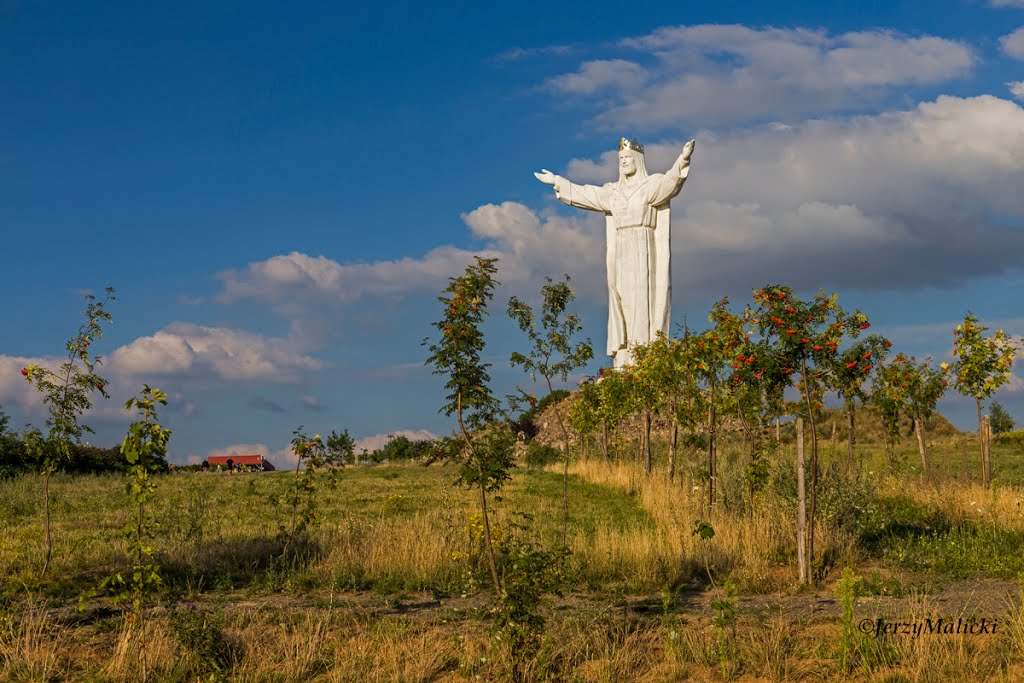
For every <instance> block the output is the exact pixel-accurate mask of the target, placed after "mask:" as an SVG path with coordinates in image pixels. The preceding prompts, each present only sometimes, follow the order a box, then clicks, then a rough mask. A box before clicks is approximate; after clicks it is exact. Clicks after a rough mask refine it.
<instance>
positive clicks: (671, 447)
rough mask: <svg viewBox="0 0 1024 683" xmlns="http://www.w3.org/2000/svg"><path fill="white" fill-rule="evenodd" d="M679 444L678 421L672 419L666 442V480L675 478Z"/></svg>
mask: <svg viewBox="0 0 1024 683" xmlns="http://www.w3.org/2000/svg"><path fill="white" fill-rule="evenodd" d="M678 444H679V423H678V422H676V421H675V420H673V421H672V436H671V438H670V439H669V442H668V480H669V481H673V482H674V481H675V480H676V448H678Z"/></svg>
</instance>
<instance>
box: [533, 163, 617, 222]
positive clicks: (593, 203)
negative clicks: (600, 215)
mask: <svg viewBox="0 0 1024 683" xmlns="http://www.w3.org/2000/svg"><path fill="white" fill-rule="evenodd" d="M533 175H534V177H536V178H537V180H539V181H541V182H542V183H544V184H545V185H551V186H553V187H554V188H555V196H556V197H558V199H559V201H562V202H564V203H566V204H568V205H569V206H575V207H577V208H579V209H588V210H590V211H604V212H605V213H607V212H608V211H609V209H608V208H607V206H606V204H607V202H605V201H604V198H603V196H602V190H601V188H600V187H597V186H596V185H577V184H576V183H572V182H569V181H568V180H566V179H565V178H563V177H562V176H560V175H555V174H554V173H552V172H551V171H549V170H547V169H546V168H543V169H541V171H540V173H536V172H535V173H534V174H533Z"/></svg>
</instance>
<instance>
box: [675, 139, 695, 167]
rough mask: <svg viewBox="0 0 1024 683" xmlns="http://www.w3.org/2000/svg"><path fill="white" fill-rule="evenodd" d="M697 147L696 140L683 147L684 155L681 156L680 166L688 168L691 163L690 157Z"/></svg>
mask: <svg viewBox="0 0 1024 683" xmlns="http://www.w3.org/2000/svg"><path fill="white" fill-rule="evenodd" d="M696 145H697V141H696V140H690V141H689V142H687V143H686V145H684V146H683V153H682V154H681V155H680V156H679V161H680V166H687V165H689V163H690V156H691V155H692V154H693V148H694V147H695V146H696Z"/></svg>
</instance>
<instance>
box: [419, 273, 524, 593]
mask: <svg viewBox="0 0 1024 683" xmlns="http://www.w3.org/2000/svg"><path fill="white" fill-rule="evenodd" d="M475 258H476V263H473V264H470V265H468V266H467V267H466V272H465V273H464V274H463V275H462V276H460V277H454V278H450V279H449V281H448V287H446V288H445V290H444V293H443V294H442V295H441V296H440V297H438V301H439V302H440V303H441V304H442V305H443V306H444V314H443V316H442V317H441V319H440V320H438V321H437V322H436V323H434V327H436V328H437V330H438V332H439V333H440V338H439V339H438V340H437V341H435V342H434V343H432V344H431V343H430V340H429V339H424V340H423V345H424V346H427V347H428V349H429V351H430V356H429V357H428V358H427V361H426V362H427V364H429V365H433V366H434V371H433V372H434V374H435V375H444V376H446V377H447V378H448V381H447V382H445V389H446V390H447V392H448V393H447V395H446V397H445V404H444V405H443V406H442V407H441V409H440V412H442V413H444V414H445V415H448V416H452V415H455V416H456V418H457V420H458V424H459V432H460V434H461V437H462V444H463V446H462V448H461V457H460V460H461V467H460V471H459V481H460V482H461V483H462V484H465V485H466V486H470V487H475V488H477V489H478V491H479V493H480V514H481V517H482V518H483V523H484V543H485V544H486V550H487V561H488V564H489V566H490V570H491V579H492V581H493V582H494V589H495V590H496V591H499V590H501V580H500V578H499V576H498V564H497V560H496V558H495V553H494V543H493V540H492V537H491V523H490V516H489V515H488V510H487V494H488V493H489V492H493V491H496V490H498V489H500V488H501V486H502V485H503V484H504V483H505V482H506V481H507V480H508V479H509V478H510V477H511V475H510V474H509V469H510V468H512V467H513V461H512V446H513V444H514V439H515V437H514V436H512V432H511V430H509V429H507V427H506V428H504V429H501V428H495V427H494V426H493V425H492V428H491V429H489V430H485V429H484V428H485V427H486V426H487V425H488V424H489V423H491V422H493V420H494V417H495V415H496V414H497V412H498V400H497V399H496V398H495V396H494V394H493V393H492V392H491V389H490V387H489V386H488V382H490V380H491V376H490V374H489V373H488V371H487V369H488V368H489V367H490V365H489V364H488V363H484V362H483V360H482V359H481V358H480V354H481V353H482V352H483V350H484V345H485V344H484V335H483V331H482V330H481V329H480V327H481V325H482V324H483V321H484V318H485V316H486V314H487V304H488V302H489V301H490V300H491V299H492V298H493V297H494V288H495V286H496V285H497V282H496V281H495V279H494V275H495V273H496V272H497V266H495V265H494V264H495V262H496V261H497V259H493V258H481V257H479V256H477V257H475ZM473 432H476V433H475V434H473V435H472V436H471V433H473ZM448 445H449V446H452V445H453V444H450V443H449V444H448Z"/></svg>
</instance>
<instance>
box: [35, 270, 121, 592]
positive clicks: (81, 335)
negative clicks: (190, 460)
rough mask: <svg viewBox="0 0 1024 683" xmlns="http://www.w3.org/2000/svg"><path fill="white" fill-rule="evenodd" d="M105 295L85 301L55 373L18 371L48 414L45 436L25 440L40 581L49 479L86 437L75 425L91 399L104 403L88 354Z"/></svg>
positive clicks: (104, 318) (103, 316) (99, 329)
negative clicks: (34, 492)
mask: <svg viewBox="0 0 1024 683" xmlns="http://www.w3.org/2000/svg"><path fill="white" fill-rule="evenodd" d="M105 291H106V295H105V296H104V298H103V299H102V300H97V299H96V297H95V296H93V295H92V294H88V295H86V297H85V300H86V306H85V312H84V313H85V322H84V323H82V325H81V327H79V328H78V333H77V334H76V335H75V336H74V337H72V338H71V339H69V340H68V341H67V344H66V349H67V360H66V361H64V362H63V363H61V364H60V366H59V367H58V368H57V369H56V370H51V369H50V368H46V367H43V366H41V365H36V364H34V363H33V364H30V365H27V366H26V367H25V368H23V369H22V371H21V374H22V376H23V377H24V378H25V380H26V381H27V382H28V383H29V384H31V385H32V386H34V387H35V388H36V389H37V390H38V391H39V393H41V394H42V395H43V404H44V405H45V406H46V408H47V410H48V412H49V416H48V417H47V418H46V426H47V427H48V428H49V431H48V433H47V434H46V436H45V437H43V436H42V434H41V433H40V434H39V438H32V439H30V440H29V443H30V444H31V447H32V450H33V451H34V454H35V456H36V457H37V459H38V460H39V462H40V464H41V465H42V470H43V501H44V531H45V539H46V558H45V559H44V560H43V567H42V569H41V570H40V572H39V576H40V578H42V577H43V576H45V575H46V570H47V568H48V567H49V566H50V559H51V557H52V556H53V537H52V533H51V523H50V477H51V476H52V475H53V473H54V471H55V470H56V469H57V467H58V465H59V464H60V463H62V462H65V461H67V460H68V459H70V457H71V444H72V443H78V442H79V441H81V439H82V434H84V433H86V432H89V433H92V428H91V427H89V425H87V424H84V423H82V422H80V417H81V416H82V414H83V413H85V412H86V411H88V410H89V409H90V408H92V394H93V393H95V392H99V394H100V395H101V396H103V397H104V398H110V396H109V395H108V394H107V392H106V391H105V387H106V386H107V381H106V380H105V379H103V377H101V376H100V375H99V374H98V373H97V371H96V370H97V367H98V366H100V365H102V359H101V357H100V356H94V355H93V354H92V352H91V351H90V350H89V347H90V346H92V345H93V343H94V342H95V341H96V340H97V339H101V338H102V337H103V323H109V322H111V321H112V320H113V318H111V316H110V313H108V312H107V309H106V306H107V304H108V303H109V302H110V301H112V300H114V299H115V298H116V297H115V296H114V289H113V288H112V287H107V288H106V290H105Z"/></svg>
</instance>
